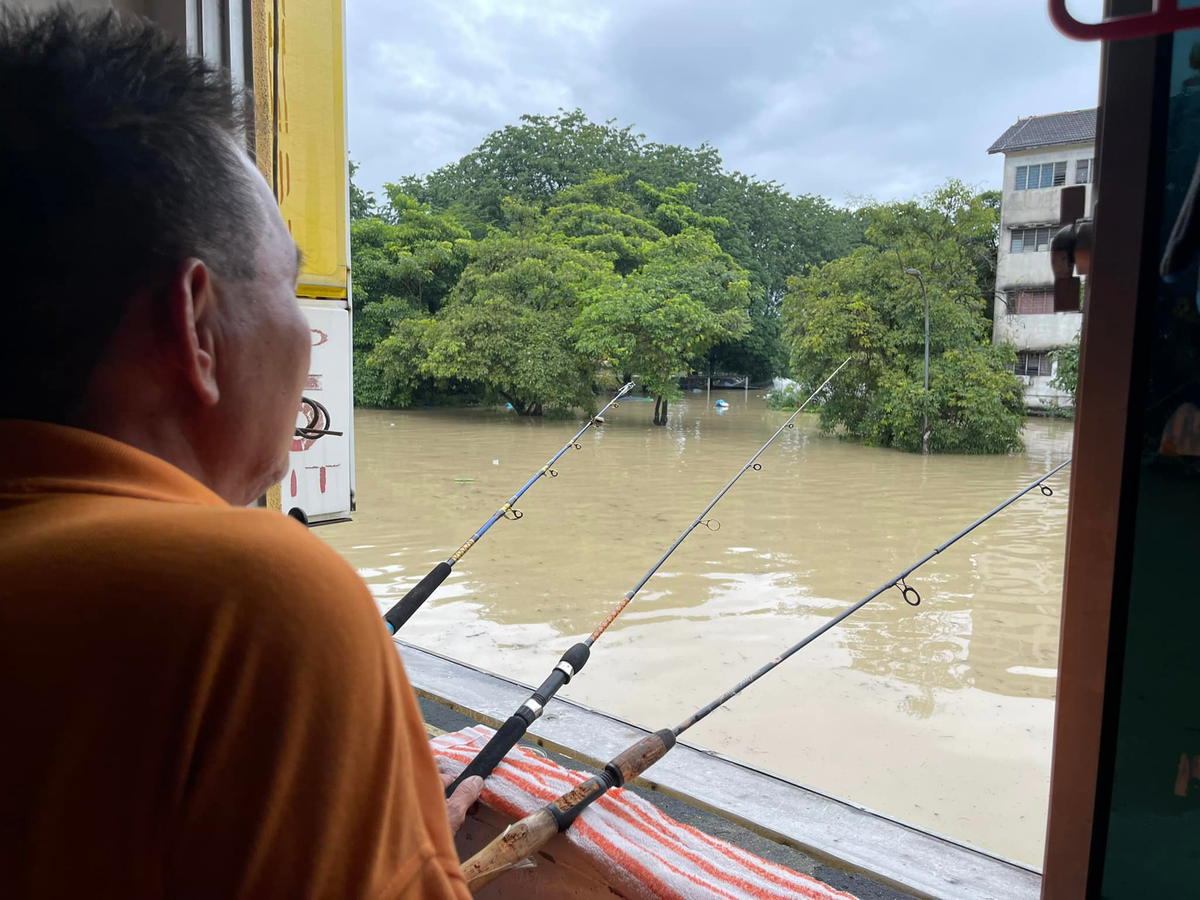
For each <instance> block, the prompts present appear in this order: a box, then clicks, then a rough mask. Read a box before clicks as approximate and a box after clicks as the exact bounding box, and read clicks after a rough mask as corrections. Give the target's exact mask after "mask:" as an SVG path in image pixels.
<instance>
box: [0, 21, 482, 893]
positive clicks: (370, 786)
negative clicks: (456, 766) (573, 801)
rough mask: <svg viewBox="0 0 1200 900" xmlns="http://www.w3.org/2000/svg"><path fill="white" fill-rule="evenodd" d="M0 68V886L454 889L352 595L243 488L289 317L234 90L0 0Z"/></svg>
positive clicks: (364, 609) (113, 28)
mask: <svg viewBox="0 0 1200 900" xmlns="http://www.w3.org/2000/svg"><path fill="white" fill-rule="evenodd" d="M0 89H2V91H0V119H2V121H3V123H4V125H3V128H2V129H0V198H3V201H2V202H3V204H4V214H3V215H2V216H0V271H3V273H4V277H5V285H4V287H5V293H4V301H3V304H4V305H3V309H4V315H3V317H0V385H2V386H3V390H0V711H2V714H3V724H4V739H3V741H0V896H3V897H5V898H18V897H38V898H43V897H72V898H74V897H101V898H103V897H119V898H146V897H171V898H192V897H194V898H227V897H253V898H262V897H287V898H297V897H314V898H316V897H321V898H359V897H362V898H368V897H369V898H375V897H405V898H408V897H412V898H415V897H466V896H467V891H466V887H465V885H464V882H463V880H462V876H461V873H460V872H459V869H458V863H457V859H456V856H455V853H454V846H453V842H452V838H451V831H450V827H449V826H448V823H447V803H446V801H445V800H443V798H442V789H441V782H440V779H439V776H438V774H437V771H436V769H435V767H434V762H433V758H432V756H431V755H430V751H429V747H428V743H427V741H426V739H425V734H424V730H423V728H422V724H421V718H420V714H419V711H418V709H417V706H416V702H415V699H414V697H413V694H412V691H411V689H410V688H409V686H408V683H407V680H406V678H405V675H404V672H403V670H402V668H401V666H400V663H399V660H398V659H397V657H396V654H395V652H394V650H393V648H392V646H391V644H390V642H389V640H388V639H387V637H386V635H385V631H384V628H383V625H382V623H381V621H380V619H379V615H378V612H377V610H376V608H375V606H374V603H373V602H372V599H371V597H370V595H369V593H368V591H367V590H366V587H365V586H364V584H363V583H362V581H361V580H359V578H358V577H357V576H356V575H355V573H354V572H353V571H352V570H351V569H350V568H349V567H348V566H347V564H346V563H345V562H344V561H343V560H341V559H340V558H339V557H338V556H337V555H336V554H334V553H333V552H332V551H331V550H330V549H329V548H328V547H326V546H325V545H324V544H323V543H322V542H321V541H319V540H317V539H315V538H313V537H312V536H311V535H310V534H309V533H308V532H307V531H306V530H305V529H304V528H303V527H302V526H300V525H298V524H297V523H295V522H293V521H291V520H289V519H287V518H286V517H284V516H281V515H279V514H277V513H274V512H270V511H267V510H256V509H247V508H245V506H246V504H248V503H251V502H252V501H253V500H254V499H255V498H256V497H258V496H259V495H260V494H261V493H262V492H263V491H264V490H265V489H266V488H267V486H268V485H270V484H272V483H274V482H276V481H278V479H279V478H280V476H281V475H282V474H283V472H284V471H285V467H286V456H287V447H288V442H289V439H290V435H291V431H292V428H293V423H294V415H295V411H296V409H297V408H298V403H299V397H300V389H301V384H302V381H303V379H304V376H305V373H306V371H307V365H308V346H309V335H308V328H307V325H306V324H305V321H304V319H303V317H302V316H301V314H300V312H299V310H298V309H297V306H296V302H295V300H294V298H293V293H294V288H295V281H296V277H297V268H298V254H297V249H296V247H295V244H294V243H293V242H292V240H291V238H290V236H289V235H288V232H287V229H286V227H285V226H284V223H283V222H282V220H281V218H280V216H279V213H278V211H277V209H276V207H275V204H274V200H273V197H272V195H271V191H270V190H269V188H268V187H267V185H266V184H265V183H264V181H263V180H262V178H261V177H260V176H259V174H258V172H257V171H256V170H255V168H254V167H253V165H252V164H251V163H250V161H249V160H248V159H247V158H246V155H245V153H244V152H243V151H242V150H241V149H240V148H241V144H240V142H239V134H238V127H237V126H238V120H237V108H238V104H237V103H236V102H235V100H236V98H235V96H234V93H233V92H232V91H231V89H230V88H229V86H228V84H227V83H226V82H224V81H223V80H222V79H221V78H220V77H219V76H218V75H217V74H216V73H215V72H213V71H212V70H210V69H209V68H208V67H207V66H206V65H205V64H204V63H203V62H201V61H199V60H195V59H189V58H188V57H187V56H186V55H185V54H184V52H183V51H182V50H181V49H180V48H179V46H178V45H177V44H176V43H175V42H174V41H172V40H171V39H170V38H168V37H167V36H166V35H165V34H164V33H162V32H161V31H158V30H157V29H155V28H153V27H151V26H149V25H146V24H142V23H137V22H129V23H121V22H119V21H118V20H117V19H116V18H115V17H114V16H112V15H111V14H110V15H106V16H100V17H86V18H83V17H77V16H74V15H72V14H70V13H66V12H61V11H59V12H54V13H50V14H46V15H42V16H38V17H29V16H27V15H23V14H19V13H14V12H12V11H11V10H9V11H7V12H3V13H0ZM479 788H480V783H479V781H478V779H475V780H474V781H473V782H471V783H468V784H466V785H464V786H463V789H462V790H460V792H459V793H457V794H456V795H455V797H454V798H452V800H451V801H450V813H451V816H452V817H457V818H458V819H459V821H461V817H462V815H463V812H464V810H465V808H466V807H467V806H468V805H469V804H470V803H471V802H472V801H473V800H474V798H475V796H476V795H477V794H478V791H479Z"/></svg>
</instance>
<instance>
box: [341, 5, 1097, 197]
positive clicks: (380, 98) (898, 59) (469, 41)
mask: <svg viewBox="0 0 1200 900" xmlns="http://www.w3.org/2000/svg"><path fill="white" fill-rule="evenodd" d="M1098 5H1099V0H1076V2H1075V3H1073V4H1072V8H1073V9H1074V10H1076V13H1077V14H1078V15H1080V17H1081V18H1082V17H1083V16H1084V14H1085V13H1088V12H1090V11H1091V9H1092V8H1093V7H1098ZM346 16H347V45H348V46H347V51H348V53H347V67H348V74H349V90H350V98H349V100H350V154H351V158H353V159H354V160H356V161H357V162H359V163H360V164H361V165H362V170H361V172H360V173H359V179H358V180H359V181H360V182H361V184H362V186H363V187H365V188H367V189H378V187H379V186H380V185H382V184H383V183H384V182H386V181H392V180H395V179H397V178H399V177H401V176H403V175H408V174H423V173H426V172H429V171H431V170H433V169H436V168H438V167H439V166H442V165H445V164H446V163H450V162H453V161H454V160H456V159H458V158H459V157H460V156H462V155H463V154H465V153H467V152H468V151H470V150H471V149H472V148H474V147H475V146H477V145H478V144H479V143H480V141H481V140H482V139H483V138H484V136H485V135H487V134H488V132H490V131H492V130H494V129H497V128H500V127H503V126H504V125H507V124H511V123H513V122H516V120H517V117H518V116H519V115H521V114H522V113H541V114H550V113H554V112H555V111H556V110H557V109H558V108H559V107H563V108H566V109H572V108H574V107H577V106H578V107H580V108H582V109H583V110H584V112H585V113H587V114H588V115H589V116H590V117H591V118H592V119H593V120H597V121H600V120H605V119H610V118H615V119H616V120H617V121H618V123H619V124H622V125H625V124H632V125H634V126H635V130H637V131H640V132H642V133H644V134H645V135H646V136H647V137H648V138H649V139H650V140H654V141H659V142H662V143H671V144H686V145H689V146H694V145H696V144H699V143H701V142H702V141H707V142H708V143H710V144H712V145H714V146H715V147H716V148H717V149H718V150H720V152H721V155H722V158H723V159H724V162H725V166H726V168H728V169H738V170H741V171H743V172H746V173H749V174H753V175H757V176H759V177H760V178H763V179H775V180H776V181H779V182H781V183H782V184H783V185H784V186H785V187H786V188H787V189H788V190H790V191H792V192H793V193H814V194H822V195H824V196H827V197H830V198H832V199H833V200H835V201H838V202H845V201H848V200H851V199H853V198H858V197H868V196H869V197H874V198H876V199H880V200H889V199H895V198H900V197H909V196H911V195H913V194H916V193H919V192H922V191H925V190H928V189H930V188H932V187H933V186H935V185H937V184H938V183H940V182H941V181H943V180H945V179H946V178H948V177H950V176H955V177H958V178H962V179H964V180H966V181H968V182H971V183H974V184H978V185H981V186H987V187H993V186H995V187H998V186H999V180H1000V172H1001V164H1000V161H999V159H997V158H996V157H990V156H988V155H987V148H988V145H989V144H991V142H992V141H993V140H995V139H996V138H997V137H998V136H999V135H1000V134H1001V132H1003V131H1004V129H1005V128H1007V127H1008V126H1009V125H1010V124H1012V123H1013V122H1014V121H1016V119H1017V118H1018V117H1020V116H1028V115H1036V114H1040V113H1048V112H1057V111H1060V110H1068V109H1081V108H1085V107H1090V106H1095V105H1096V91H1097V78H1098V65H1099V50H1098V48H1097V46H1096V45H1093V44H1077V43H1075V42H1073V41H1069V40H1067V39H1066V38H1064V37H1061V36H1060V35H1059V34H1058V33H1057V32H1055V31H1054V29H1053V28H1052V27H1051V25H1050V23H1049V21H1048V19H1047V17H1046V3H1045V0H1006V2H992V0H910V2H902V0H839V2H832V3H829V2H822V3H817V2H814V0H726V2H706V0H590V2H583V0H425V2H419V0H417V2H404V3H397V2H396V0H348V2H347V9H346Z"/></svg>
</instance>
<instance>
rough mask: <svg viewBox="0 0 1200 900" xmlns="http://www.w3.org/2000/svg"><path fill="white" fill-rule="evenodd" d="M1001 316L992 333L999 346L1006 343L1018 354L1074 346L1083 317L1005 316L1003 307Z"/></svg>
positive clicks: (1046, 315)
mask: <svg viewBox="0 0 1200 900" xmlns="http://www.w3.org/2000/svg"><path fill="white" fill-rule="evenodd" d="M997 313H998V315H997V316H996V321H995V325H994V330H993V332H992V340H994V341H995V342H996V343H999V342H1001V341H1007V342H1008V343H1010V344H1013V345H1014V346H1015V347H1016V348H1017V349H1018V350H1053V349H1054V348H1055V347H1062V346H1064V345H1066V344H1069V343H1071V342H1072V341H1074V340H1075V338H1076V337H1078V336H1079V328H1080V325H1082V323H1083V316H1082V315H1080V314H1079V313H1045V314H1041V315H1031V316H1018V315H1013V314H1011V313H1005V312H1004V307H1003V306H1001V307H1000V308H999V309H998V310H997Z"/></svg>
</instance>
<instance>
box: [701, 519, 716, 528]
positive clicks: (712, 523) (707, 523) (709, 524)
mask: <svg viewBox="0 0 1200 900" xmlns="http://www.w3.org/2000/svg"><path fill="white" fill-rule="evenodd" d="M700 524H701V525H703V526H704V527H705V528H707V529H708V530H709V531H720V530H721V522H720V521H719V520H718V519H705V520H704V521H703V522H701V523H700Z"/></svg>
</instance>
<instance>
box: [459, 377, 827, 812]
mask: <svg viewBox="0 0 1200 900" xmlns="http://www.w3.org/2000/svg"><path fill="white" fill-rule="evenodd" d="M848 362H850V357H846V359H845V360H844V361H843V362H842V364H841V365H840V366H838V367H837V368H836V369H834V370H833V373H832V374H830V376H829V377H828V378H826V379H825V380H824V381H823V382H821V385H820V387H818V388H817V389H816V390H815V391H813V392H812V393H811V394H809V395H808V399H806V400H805V401H804V402H803V403H801V404H800V407H799V408H798V409H797V410H796V411H795V412H793V413H792V414H791V415H790V416H788V417H787V419H786V420H785V421H784V423H783V424H782V425H780V426H779V428H778V430H776V432H775V433H774V434H773V435H771V437H769V438H768V439H767V441H766V443H764V444H763V445H762V446H761V447H759V448H758V450H757V452H756V453H755V454H754V455H753V456H751V457H750V458H749V459H748V460H746V462H745V464H744V465H743V466H742V467H741V468H740V469H738V471H737V473H736V474H735V475H734V476H733V477H732V478H731V479H729V482H728V483H727V484H726V485H725V487H723V488H721V490H720V491H718V492H717V495H716V496H715V497H713V498H712V500H710V501H709V502H708V505H707V506H705V507H704V509H703V510H701V512H700V515H698V516H696V518H695V519H693V520H692V522H691V524H690V525H688V526H687V527H686V528H684V529H683V531H681V532H680V533H679V537H677V538H675V540H674V541H673V542H672V543H671V545H670V546H669V547H668V548H667V550H666V552H665V553H663V555H662V556H660V557H659V558H658V561H657V562H656V563H654V565H652V566H651V567H650V568H649V569H647V570H646V572H645V574H643V575H642V577H641V579H639V580H638V582H637V584H635V585H634V586H633V589H632V590H630V591H629V592H628V593H627V594H625V596H624V597H622V598H621V600H620V601H619V602H618V603H617V604H616V606H614V607H613V608H612V610H610V611H609V613H608V615H607V616H605V617H604V618H603V619H602V620H601V621H600V624H599V625H597V626H596V630H595V631H593V632H592V633H591V634H590V635H589V636H588V637H587V639H586V640H583V641H581V642H579V643H578V644H576V645H575V646H573V647H571V648H570V649H569V650H567V652H566V653H564V654H563V655H562V658H561V659H560V660H559V661H558V664H557V665H556V666H555V667H554V668H553V669H551V670H550V674H549V675H548V676H546V680H545V681H543V682H542V684H541V685H540V686H539V687H538V689H537V690H535V691H534V692H533V693H532V694H530V695H529V699H528V700H526V701H525V702H524V703H522V704H521V705H520V706H519V707H518V708H517V711H516V712H514V713H513V714H512V715H511V716H509V717H508V719H507V721H505V723H504V724H503V725H501V726H500V729H499V730H498V731H497V732H496V733H495V734H494V735H492V739H491V740H490V741H488V742H487V744H486V745H485V746H484V748H483V749H482V750H480V751H479V753H478V755H477V756H476V757H475V758H474V759H473V760H471V764H470V765H468V766H467V767H466V768H465V769H463V771H462V774H460V775H459V776H458V777H457V778H456V779H454V781H453V782H451V783H450V784H449V785H448V786H447V787H446V796H447V797H449V796H450V795H451V794H452V793H454V791H455V789H456V788H457V787H458V786H459V785H460V784H462V782H463V781H465V780H466V779H468V778H470V777H471V776H473V775H478V776H479V777H480V778H487V777H488V775H490V774H491V773H492V770H493V769H495V768H496V766H498V765H499V764H500V760H502V759H504V757H505V755H506V754H507V753H508V751H509V750H511V749H512V748H513V746H514V745H516V743H517V741H519V740H520V739H521V737H522V735H524V734H525V732H526V731H527V730H528V729H529V726H530V725H532V724H533V723H534V722H536V721H537V719H538V718H539V717H540V716H541V714H542V711H543V710H544V708H545V706H546V704H547V703H549V702H550V700H551V698H553V697H554V695H555V694H557V693H558V690H559V688H561V687H562V686H563V685H564V684H567V683H568V682H569V681H570V680H571V679H572V678H573V677H574V676H575V675H577V674H578V673H579V671H580V670H581V669H582V668H583V667H584V666H585V665H586V664H587V661H588V657H589V656H590V655H591V649H592V645H593V644H595V643H596V641H598V640H599V639H600V636H601V635H603V634H604V632H605V631H607V630H608V628H609V626H610V625H612V623H613V622H614V621H616V618H617V616H619V615H621V613H622V612H623V611H624V610H625V607H627V606H628V605H629V604H630V602H631V601H632V600H633V598H634V597H636V596H637V594H638V592H639V591H640V590H641V589H642V588H643V587H644V586H645V584H646V582H648V581H649V580H650V579H651V578H652V577H653V576H654V573H655V572H657V571H658V570H659V569H660V568H661V567H662V565H663V563H665V562H666V561H667V560H668V559H669V558H670V556H671V554H672V553H674V552H675V550H676V549H678V547H679V545H680V544H682V543H683V542H684V541H685V540H686V539H687V537H688V535H690V534H691V533H692V532H693V531H695V530H696V529H697V528H698V527H699V526H701V525H703V526H705V527H706V528H708V529H709V530H710V531H718V530H719V529H720V527H721V523H720V522H718V521H717V520H716V519H710V518H707V516H708V514H709V513H710V512H712V510H713V507H715V506H716V505H717V504H718V503H719V502H721V499H722V498H723V497H724V496H725V495H726V494H728V493H729V492H730V491H731V490H732V489H733V486H734V485H735V484H737V483H738V480H739V479H740V478H741V477H742V476H743V475H745V474H746V473H747V472H751V471H754V472H758V471H761V469H762V463H760V462H759V461H758V458H759V457H760V456H762V455H763V454H764V453H765V452H766V451H767V448H768V447H770V446H771V444H773V443H775V439H776V438H778V437H779V435H781V434H783V432H784V431H786V430H788V429H790V428H794V427H795V423H794V421H793V420H794V419H795V418H796V416H798V415H800V412H801V411H802V410H803V409H804V407H806V406H808V404H809V403H810V402H812V400H813V399H814V398H815V397H816V396H817V395H818V394H820V393H821V392H822V391H823V390H825V387H826V386H827V385H828V384H829V382H831V381H833V378H834V376H835V375H837V373H838V372H840V371H842V369H843V368H845V367H846V364H847V363H848Z"/></svg>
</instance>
